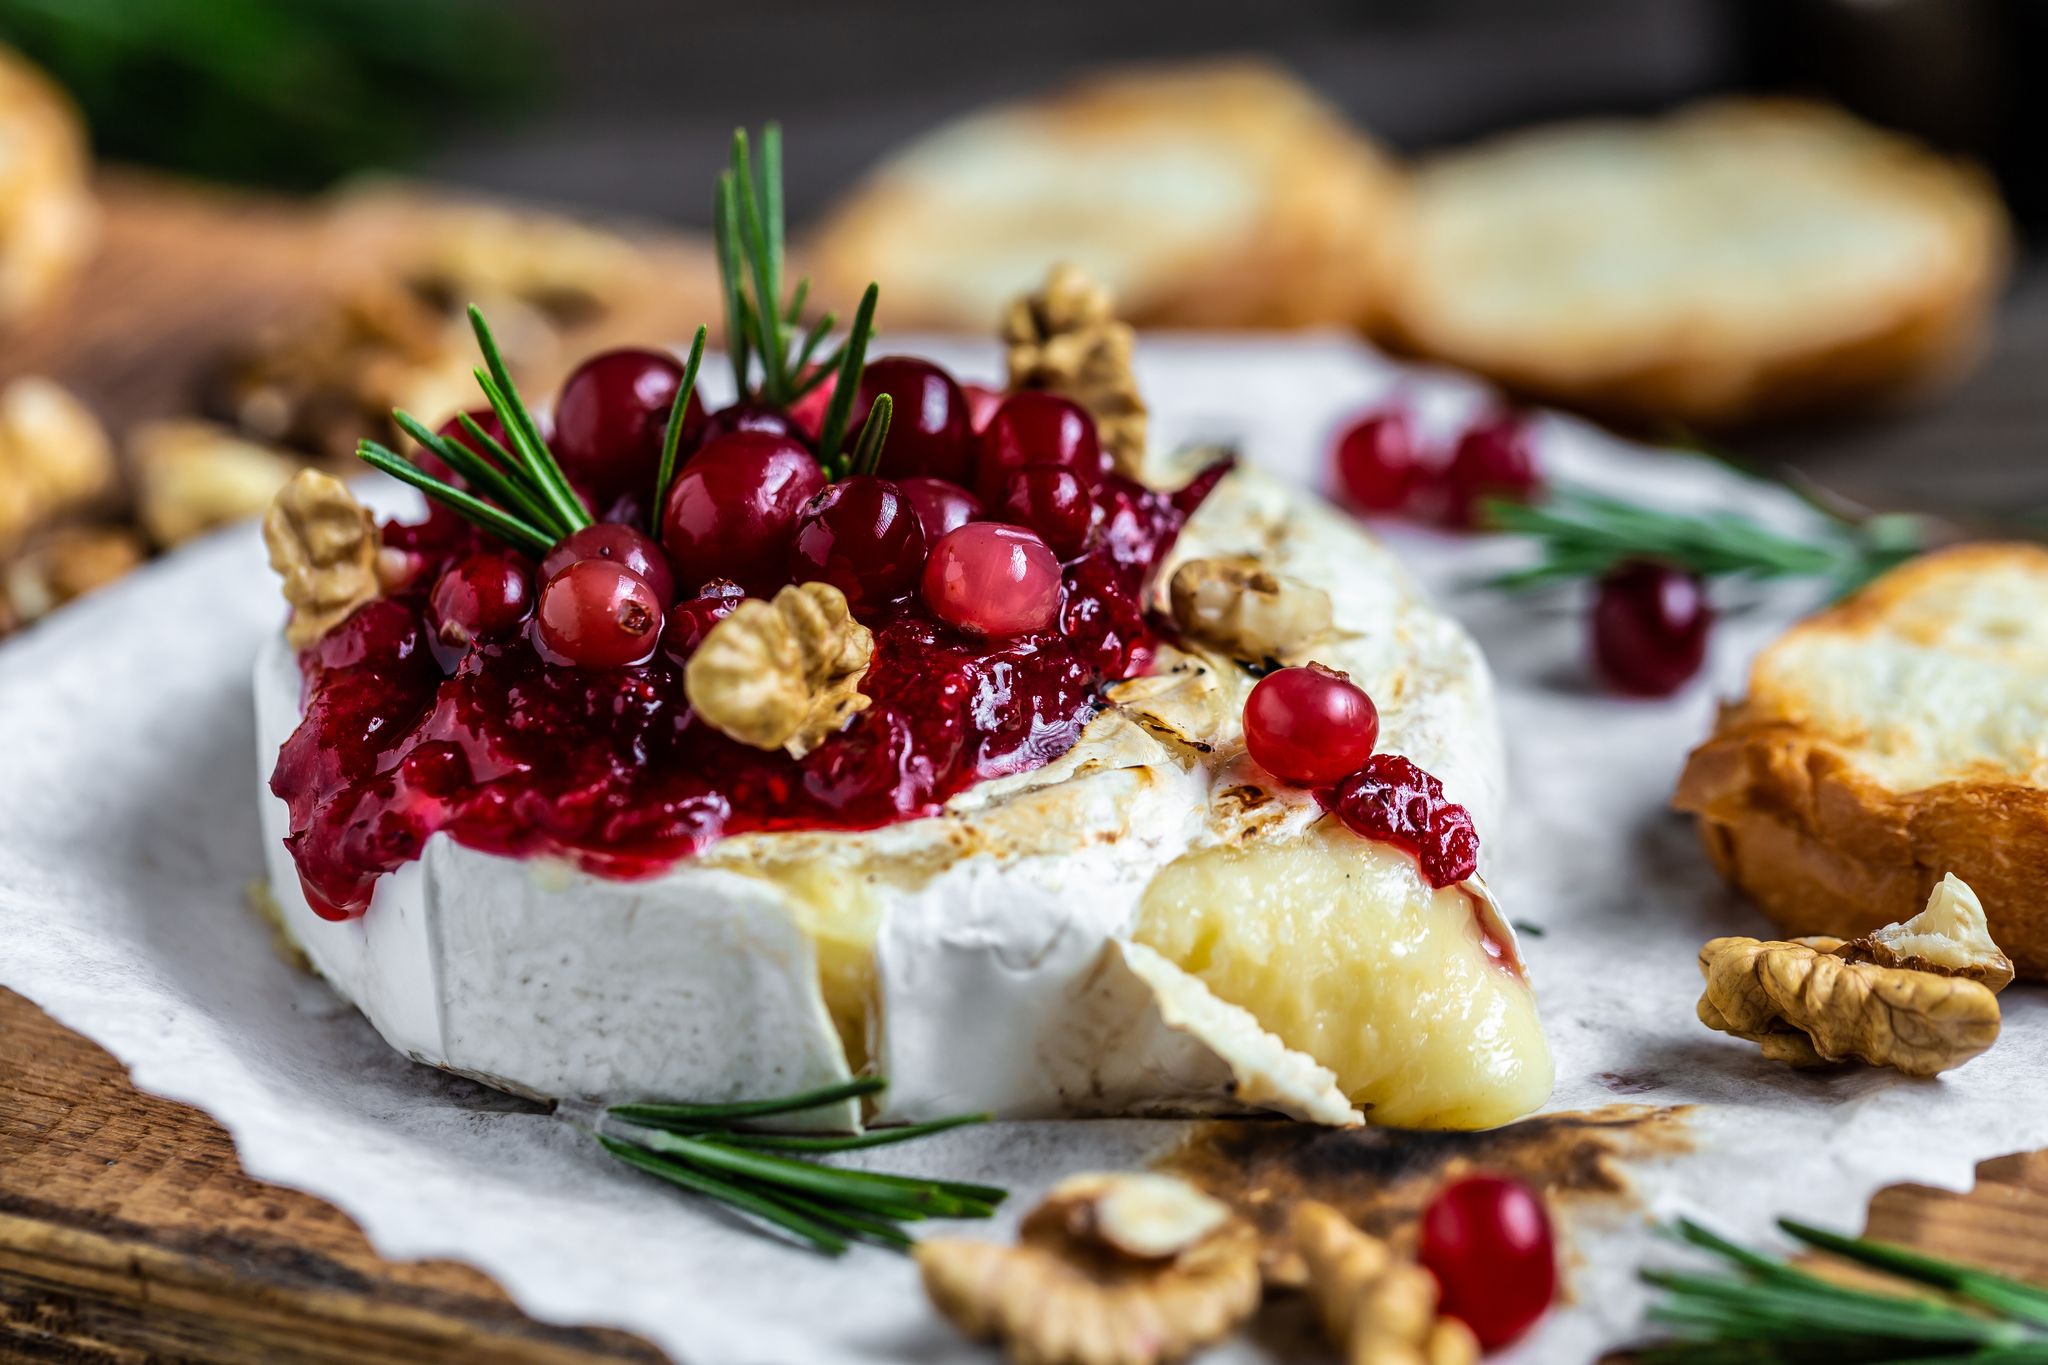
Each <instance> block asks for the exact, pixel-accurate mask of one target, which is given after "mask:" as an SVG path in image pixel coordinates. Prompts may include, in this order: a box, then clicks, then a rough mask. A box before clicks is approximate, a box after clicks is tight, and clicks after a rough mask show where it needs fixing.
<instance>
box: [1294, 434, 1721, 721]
mask: <svg viewBox="0 0 2048 1365" xmlns="http://www.w3.org/2000/svg"><path fill="white" fill-rule="evenodd" d="M1335 463H1336V484H1337V490H1338V492H1339V493H1340V495H1341V496H1342V497H1343V498H1344V499H1345V501H1347V502H1348V503H1350V504H1351V505H1352V506H1353V507H1355V508H1357V509H1358V510H1360V511H1362V512H1372V513H1381V514H1393V515H1400V516H1405V517H1410V518H1413V519H1415V520H1418V521H1423V522H1427V523H1432V524H1435V525H1440V526H1446V527H1450V528H1454V529H1461V530H1464V529H1472V528H1474V527H1476V526H1478V525H1480V523H1481V521H1482V517H1481V515H1480V509H1481V507H1482V506H1483V505H1484V503H1485V502H1486V501H1487V500H1489V499H1500V500H1502V501H1506V502H1528V501H1531V500H1533V499H1534V498H1536V497H1538V496H1540V494H1541V493H1542V491H1543V472H1542V468H1541V466H1540V465H1539V463H1538V462H1537V459H1536V451H1535V445H1534V442H1533V441H1532V439H1531V433H1530V430H1529V427H1528V424H1527V423H1525V422H1524V421H1522V420H1521V419H1520V418H1519V417H1517V416H1516V415H1514V414H1513V413H1511V412H1504V411H1501V412H1492V413H1488V414H1486V415H1483V416H1481V417H1480V418H1479V419H1478V420H1477V421H1475V422H1473V423H1472V424H1471V425H1469V426H1467V427H1466V428H1465V429H1464V430H1463V431H1462V432H1460V433H1459V435H1458V436H1457V438H1456V439H1455V440H1454V441H1452V442H1450V443H1449V444H1448V445H1438V446H1433V445H1431V444H1430V443H1428V442H1426V441H1424V440H1423V439H1422V437H1421V436H1420V435H1419V434H1418V432H1417V429H1416V423H1415V420H1414V418H1413V416H1412V414H1410V412H1409V411H1408V410H1407V409H1406V408H1404V407H1401V406H1398V405H1391V406H1386V407H1380V408H1375V409H1373V410H1371V411H1369V412H1367V413H1365V414H1364V415H1363V416H1361V417H1359V418H1358V419H1357V420H1356V421H1354V422H1353V423H1352V424H1351V425H1350V426H1349V427H1347V428H1346V429H1345V430H1344V432H1343V433H1342V434H1341V435H1340V436H1339V437H1338V439H1337V445H1336V452H1335ZM1713 621H1714V613H1713V609H1712V607H1711V606H1710V605H1709V604H1708V601H1707V589H1706V583H1705V580H1703V579H1702V578H1701V577H1700V576H1699V575H1698V574H1695V573H1690V572H1688V571H1686V570H1684V569H1681V568H1678V567H1676V566H1674V565H1670V564H1666V563H1663V562H1661V561H1658V560H1648V559H1634V560H1628V561H1625V562H1624V563H1622V564H1619V565H1617V566H1616V567H1615V568H1613V569H1612V570H1610V571H1608V572H1607V573H1605V574H1603V575H1602V576H1601V578H1600V580H1599V582H1598V583H1597V584H1596V585H1595V588H1594V598H1593V611H1592V616H1591V620H1590V624H1589V627H1588V633H1589V635H1590V639H1591V655H1592V661H1593V666H1594V668H1595V670H1596V671H1597V672H1598V673H1599V675H1600V677H1601V679H1602V680H1603V681H1605V682H1606V684H1607V685H1608V686H1609V687H1610V688H1612V689H1613V690H1614V691H1616V692H1619V693H1622V694H1624V695H1626V696H1632V697H1667V696H1670V695H1671V694H1672V693H1674V692H1676V691H1677V690H1678V689H1679V688H1681V687H1683V686H1685V684H1686V683H1687V682H1688V681H1690V680H1691V679H1692V677H1693V676H1694V675H1695V674H1696V673H1698V672H1699V670H1700V665H1701V664H1702V663H1704V662H1705V659H1706V649H1707V636H1708V634H1709V632H1710V631H1711V629H1712V627H1713Z"/></svg>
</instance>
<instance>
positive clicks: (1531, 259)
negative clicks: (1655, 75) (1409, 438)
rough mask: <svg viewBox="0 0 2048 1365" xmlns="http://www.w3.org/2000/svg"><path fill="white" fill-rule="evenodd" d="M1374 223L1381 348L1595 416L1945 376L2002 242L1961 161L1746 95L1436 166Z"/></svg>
mask: <svg viewBox="0 0 2048 1365" xmlns="http://www.w3.org/2000/svg"><path fill="white" fill-rule="evenodd" d="M1397 222H1398V231H1396V232H1395V233H1393V234H1392V235H1390V236H1389V237H1388V238H1387V239H1386V240H1385V241H1384V242H1383V243H1382V254H1381V265H1382V270H1383V273H1384V280H1383V283H1382V286H1381V289H1382V298H1383V305H1384V308H1383V313H1382V315H1381V318H1380V330H1381V331H1382V332H1383V334H1384V335H1385V336H1386V338H1387V339H1388V340H1389V341H1390V342H1392V343H1393V344H1395V345H1397V346H1400V347H1404V348H1406V349H1409V350H1413V351H1417V352H1420V353H1421V354H1424V355H1427V356H1429V357H1431V358H1434V359H1437V360H1442V361H1447V362H1449V363H1452V364H1456V365H1462V366H1465V367H1468V368H1471V369H1475V370H1478V371H1481V372H1482V373H1485V374H1487V375H1490V376H1492V377H1493V378H1495V379H1497V380H1500V381H1501V382H1503V383H1506V384H1508V385H1510V386H1512V387H1514V388H1517V389H1520V390H1522V391H1524V392H1528V393H1532V394H1536V395H1540V396H1542V397H1546V398H1550V399H1553V400H1557V401H1562V402H1566V403H1569V404H1573V405H1575V406H1578V407H1581V408H1585V409H1589V410H1592V411H1595V412H1598V413H1601V414H1603V415H1607V416H1610V417H1616V418H1622V419H1632V420H1637V421H1641V420H1647V419H1655V420H1679V421H1683V422H1686V423H1691V424H1699V425H1707V426H1729V425H1736V424H1740V423H1742V422H1746V421H1752V420H1756V419H1761V418H1768V417H1778V416H1784V415H1788V414H1792V413H1798V412H1808V411H1815V410H1820V409H1825V408H1831V407H1839V406H1844V405H1848V404H1851V403H1854V402H1858V401H1864V400H1870V399H1875V398H1889V397H1892V396H1894V395H1895V394H1897V393H1899V392H1902V391H1911V390H1914V389H1918V388H1922V387H1925V386H1927V385H1930V384H1932V383H1935V382H1937V381H1939V380H1941V379H1943V378H1946V377H1948V376H1950V375H1952V374H1954V373H1956V372H1957V371H1959V370H1960V369H1961V368H1962V367H1964V366H1965V365H1966V364H1967V363H1968V362H1969V361H1970V360H1972V359H1973V358H1974V357H1975V356H1976V354H1977V352H1978V350H1979V349H1980V344H1981V338H1982V334H1983V332H1984V324H1985V317H1986V313H1987V311H1988V309H1989V305H1990V303H1991V301H1992V299H1993V296H1994V295H1995V293H1996V292H1997V289H1998V286H1999V284H2000V282H2001V280H2002V279H2003V277H2004V269H2005V257H2006V239H2007V232H2008V225H2007V222H2006V218H2005V213H2004V210H2003V208H2002V207H2001V205H2000V203H1999V200H1998V198H1997V196H1996V193H1995V192H1994V191H1993V189H1992V188H1991V185H1990V182H1989V181H1988V180H1987V179H1986V178H1985V177H1984V176H1983V175H1981V174H1979V173H1978V172H1977V171H1976V170H1975V169H1974V168H1972V167H1968V166H1965V165H1962V164H1959V163H1956V162H1952V161H1948V160H1945V159H1943V158H1941V157H1939V156H1937V155H1935V154H1934V153H1932V152H1930V151H1928V150H1927V149H1925V148H1924V147H1921V146H1920V145H1918V144H1917V143H1914V142H1910V141H1908V140H1906V139H1904V138H1900V137H1896V136H1893V135H1891V134H1888V133H1884V132H1880V131H1878V130H1877V129H1875V128H1872V127H1870V126H1868V125H1866V124H1863V123H1860V122H1858V121H1857V120H1855V119H1853V118H1851V117H1849V116H1848V115H1846V114H1843V113H1841V112H1839V111H1836V110H1834V109H1831V108H1827V107H1825V106H1820V105H1811V104H1802V103H1796V102H1791V101H1762V100H1751V101H1723V102H1715V103H1708V104H1703V105H1699V106H1695V107H1694V108H1692V109H1689V110H1685V111H1681V112H1680V113H1678V114H1676V115H1674V116H1672V117H1669V118H1665V119H1661V120H1654V121H1641V120H1634V121H1631V120H1607V121H1588V122H1577V123H1565V124H1558V125H1554V126H1551V127H1544V128H1536V129H1532V130H1529V131H1527V132H1521V133H1516V134H1512V135H1509V136H1505V137H1501V138H1498V139H1495V140H1493V141H1489V142H1485V143H1482V144H1480V145H1478V146H1475V147H1472V148H1469V149H1466V150H1462V151H1457V152H1452V153H1448V154H1445V155H1442V156H1439V157H1436V158H1435V159H1433V160H1431V161H1428V162H1425V163H1424V164H1423V165H1422V166H1420V167H1419V168H1418V169H1417V170H1416V171H1415V173H1414V175H1413V177H1412V180H1411V189H1410V201H1409V211H1408V212H1407V213H1405V214H1402V215H1397Z"/></svg>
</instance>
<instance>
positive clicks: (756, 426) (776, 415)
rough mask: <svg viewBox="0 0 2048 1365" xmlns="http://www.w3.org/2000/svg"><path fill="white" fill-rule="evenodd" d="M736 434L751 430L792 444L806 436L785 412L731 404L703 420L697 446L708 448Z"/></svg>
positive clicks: (753, 405)
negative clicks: (780, 438) (720, 439)
mask: <svg viewBox="0 0 2048 1365" xmlns="http://www.w3.org/2000/svg"><path fill="white" fill-rule="evenodd" d="M740 431H751V432H755V433H757V434H758V435H762V436H782V437H787V438H788V439H790V440H792V441H795V440H799V439H803V438H805V437H806V433H805V432H804V431H803V430H802V429H801V428H800V427H799V426H798V425H797V423H796V422H795V421H794V420H793V419H792V418H791V416H790V414H788V413H786V412H783V411H781V410H779V409H777V408H770V407H763V406H762V405H761V404H759V403H734V404H733V405H732V406H731V407H725V408H720V409H719V410H718V411H717V412H714V413H712V414H711V415H710V416H709V417H707V418H705V419H704V431H703V434H702V436H701V437H700V438H699V444H700V446H708V445H710V444H711V443H712V442H713V441H715V440H717V439H718V438H720V437H721V436H730V435H732V434H733V433H735V432H740Z"/></svg>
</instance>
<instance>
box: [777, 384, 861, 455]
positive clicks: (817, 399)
mask: <svg viewBox="0 0 2048 1365" xmlns="http://www.w3.org/2000/svg"><path fill="white" fill-rule="evenodd" d="M806 373H809V372H808V371H806ZM838 389H839V375H838V373H837V372H836V371H835V372H834V373H832V374H828V375H826V376H825V379H824V382H823V383H821V384H819V385H818V387H817V388H815V389H812V390H811V391H810V392H809V393H807V394H805V395H804V396H803V397H801V398H799V399H797V400H796V401H795V402H794V403H791V404H790V405H789V420H790V423H791V425H793V426H795V427H796V429H797V430H798V431H799V432H801V433H803V437H804V439H805V440H806V441H809V442H810V443H811V444H812V445H814V446H815V445H816V444H817V443H818V429H819V428H820V427H822V426H824V425H825V409H827V408H829V407H831V406H832V395H833V394H834V393H835V392H837V391H838ZM858 430H859V428H858V427H856V428H855V431H858Z"/></svg>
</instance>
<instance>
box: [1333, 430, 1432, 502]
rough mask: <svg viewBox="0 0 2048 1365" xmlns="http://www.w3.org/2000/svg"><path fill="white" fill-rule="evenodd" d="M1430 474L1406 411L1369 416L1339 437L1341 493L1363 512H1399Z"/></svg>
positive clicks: (1338, 479) (1338, 476)
mask: <svg viewBox="0 0 2048 1365" xmlns="http://www.w3.org/2000/svg"><path fill="white" fill-rule="evenodd" d="M1428 474H1429V470H1428V467H1427V466H1426V465H1425V463H1424V461H1423V459H1422V449H1421V445H1420V443H1419V442H1418V441H1417V440H1416V436H1415V424H1414V423H1413V421H1411V420H1410V419H1409V416H1408V413H1407V411H1406V410H1405V409H1403V408H1381V409H1380V410H1378V411H1376V412H1369V413H1367V414H1366V415H1365V416H1363V417H1361V418H1359V419H1358V420H1357V421H1356V422H1354V423H1352V425H1351V427H1350V429H1349V430H1347V431H1346V432H1345V433H1344V434H1343V436H1341V437H1339V438H1338V441H1337V489H1338V491H1339V492H1340V493H1342V494H1343V496H1344V498H1345V500H1346V501H1348V502H1350V503H1351V505H1352V506H1354V507H1356V508H1358V509H1359V510H1360V511H1365V512H1396V511H1399V510H1400V509H1401V508H1402V507H1404V506H1406V505H1407V503H1408V500H1409V498H1411V497H1412V496H1414V493H1415V490H1416V488H1417V486H1418V485H1420V484H1421V483H1422V481H1423V480H1424V479H1425V478H1427V477H1428Z"/></svg>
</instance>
